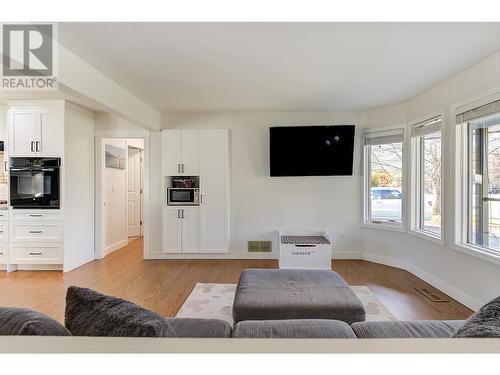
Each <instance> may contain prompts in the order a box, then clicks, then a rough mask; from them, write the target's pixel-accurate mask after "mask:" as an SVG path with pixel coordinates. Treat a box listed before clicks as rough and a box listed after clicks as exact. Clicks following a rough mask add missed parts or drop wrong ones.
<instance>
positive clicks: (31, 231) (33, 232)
mask: <svg viewBox="0 0 500 375" xmlns="http://www.w3.org/2000/svg"><path fill="white" fill-rule="evenodd" d="M30 233H31V234H40V233H43V231H42V230H30Z"/></svg>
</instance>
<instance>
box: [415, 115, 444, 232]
mask: <svg viewBox="0 0 500 375" xmlns="http://www.w3.org/2000/svg"><path fill="white" fill-rule="evenodd" d="M441 125H442V121H441V116H438V117H435V118H432V119H430V120H427V121H423V122H420V123H418V124H416V125H413V126H412V130H411V134H412V174H411V179H412V205H411V214H412V225H411V227H412V230H416V231H419V232H422V233H423V234H427V235H430V236H432V237H437V238H440V237H441V221H442V207H443V205H442V195H441V180H442V178H441V174H442V173H441V171H442V164H441V163H442V162H441V160H442V155H441V144H442V136H441Z"/></svg>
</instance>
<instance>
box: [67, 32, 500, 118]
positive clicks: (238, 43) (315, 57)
mask: <svg viewBox="0 0 500 375" xmlns="http://www.w3.org/2000/svg"><path fill="white" fill-rule="evenodd" d="M59 40H60V42H61V43H62V44H63V45H64V46H65V47H67V48H68V49H70V50H72V51H73V52H75V53H76V54H77V55H79V56H80V57H81V58H83V59H84V60H86V61H87V62H89V63H90V64H92V65H94V66H95V67H96V68H97V69H99V70H100V71H101V72H103V73H104V74H106V75H107V76H109V77H110V78H112V79H114V80H115V81H117V82H118V83H120V84H121V85H122V86H123V87H125V88H126V89H128V90H129V91H131V92H132V93H134V94H135V95H136V96H138V97H139V98H141V99H142V100H144V101H146V102H148V103H149V104H151V105H152V106H153V107H155V108H156V109H158V110H161V111H164V112H167V111H323V110H332V111H344V110H345V111H351V110H363V109H368V108H373V107H379V106H384V105H389V104H394V103H399V102H403V101H406V100H408V99H410V98H412V97H414V96H415V95H417V94H419V93H421V92H423V91H425V90H426V89H428V88H430V87H432V86H434V85H435V84H437V83H439V82H442V81H443V80H446V79H448V78H450V77H452V76H453V75H455V74H457V73H459V72H461V71H463V70H464V69H466V68H467V67H469V66H471V65H473V64H474V63H477V62H478V61H480V60H482V59H484V58H485V57H488V56H490V55H492V54H494V53H495V52H497V51H499V50H500V23H62V24H60V25H59Z"/></svg>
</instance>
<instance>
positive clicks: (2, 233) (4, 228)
mask: <svg viewBox="0 0 500 375" xmlns="http://www.w3.org/2000/svg"><path fill="white" fill-rule="evenodd" d="M6 242H9V222H8V221H0V243H6Z"/></svg>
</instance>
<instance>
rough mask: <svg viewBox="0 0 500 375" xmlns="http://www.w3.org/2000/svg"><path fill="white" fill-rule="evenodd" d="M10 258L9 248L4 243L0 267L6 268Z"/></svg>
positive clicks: (1, 250)
mask: <svg viewBox="0 0 500 375" xmlns="http://www.w3.org/2000/svg"><path fill="white" fill-rule="evenodd" d="M8 258H9V247H8V246H7V245H5V244H3V243H0V265H1V266H4V265H6V264H7V263H8V262H7V261H8Z"/></svg>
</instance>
